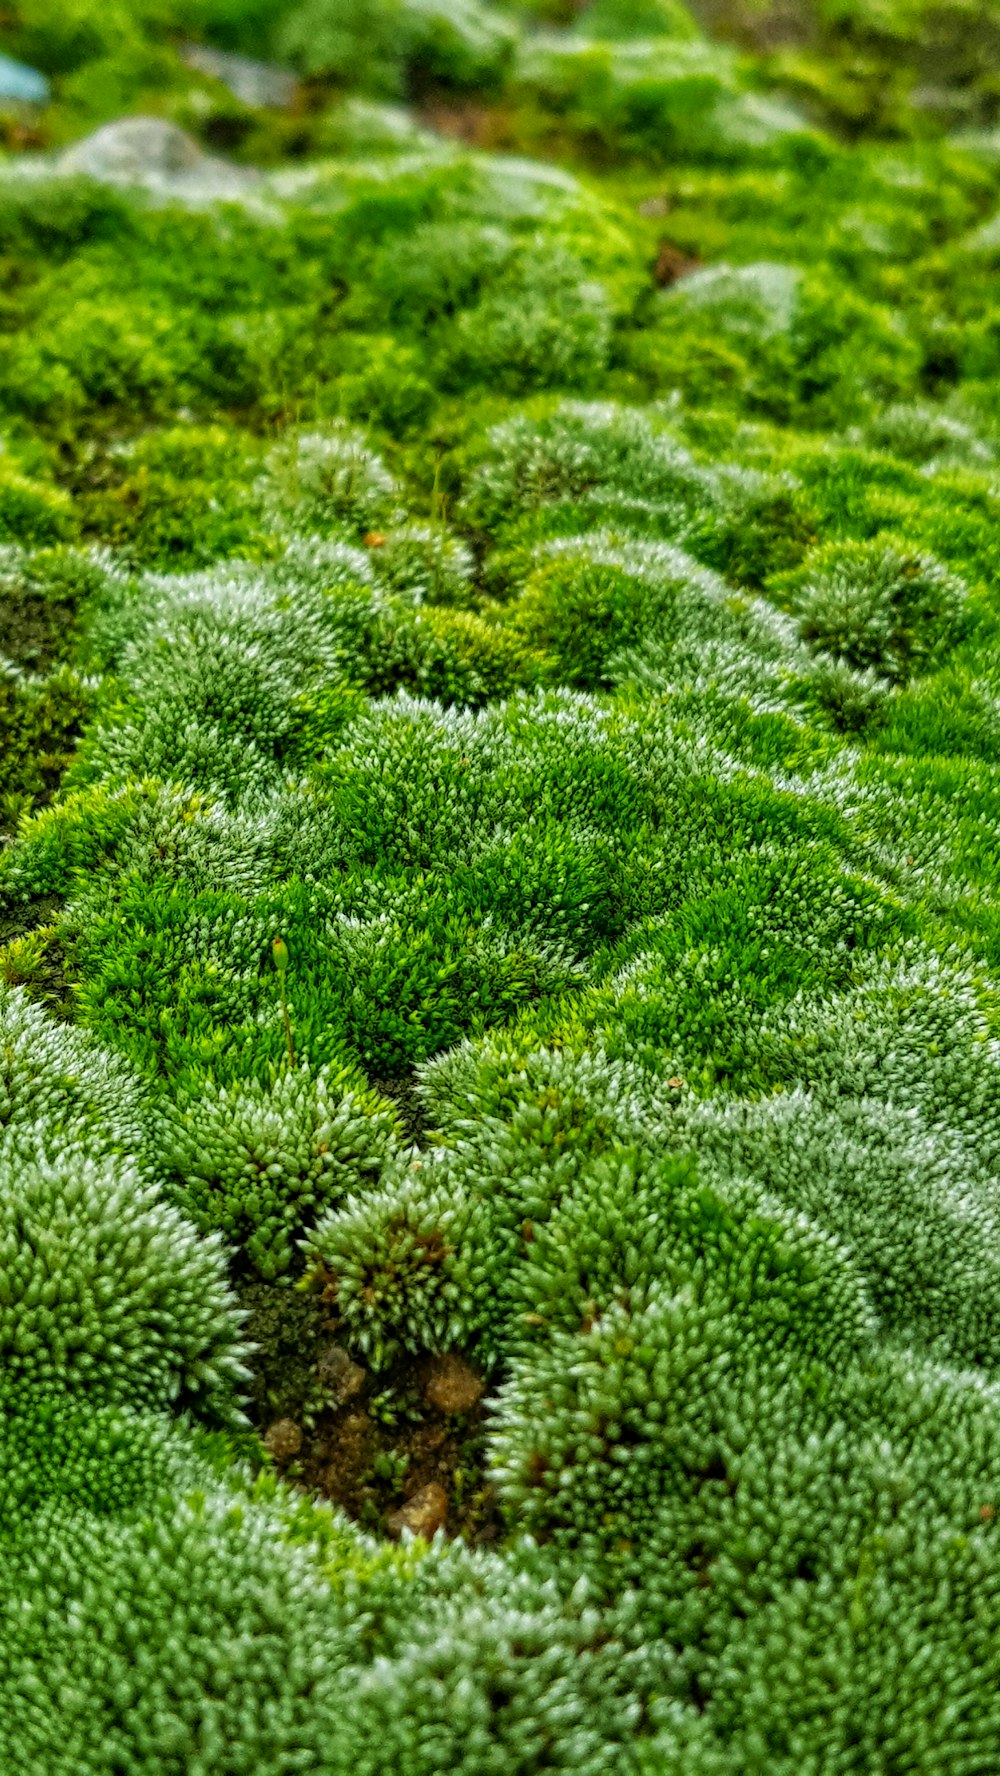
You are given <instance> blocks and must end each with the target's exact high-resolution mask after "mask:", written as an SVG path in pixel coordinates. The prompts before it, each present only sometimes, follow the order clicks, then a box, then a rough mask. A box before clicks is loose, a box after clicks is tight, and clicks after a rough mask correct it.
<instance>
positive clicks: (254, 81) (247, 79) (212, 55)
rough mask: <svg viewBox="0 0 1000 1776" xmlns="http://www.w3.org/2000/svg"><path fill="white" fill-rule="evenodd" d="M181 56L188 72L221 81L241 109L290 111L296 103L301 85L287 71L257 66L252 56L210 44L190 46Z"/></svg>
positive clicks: (190, 44)
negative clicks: (192, 70) (216, 47)
mask: <svg viewBox="0 0 1000 1776" xmlns="http://www.w3.org/2000/svg"><path fill="white" fill-rule="evenodd" d="M181 53H182V55H183V57H184V60H185V61H186V63H187V65H188V67H189V68H194V69H195V70H196V71H197V72H198V73H199V74H207V75H208V76H209V79H211V80H221V82H222V84H223V86H227V87H228V88H229V91H230V92H231V93H232V95H233V97H234V98H236V99H239V101H240V103H241V105H249V106H250V107H251V108H252V109H253V110H256V111H287V110H288V109H289V107H290V106H292V105H294V103H295V100H296V97H297V95H298V91H299V83H298V80H297V79H296V77H295V75H294V74H290V73H289V72H288V70H287V69H286V68H275V67H274V66H273V64H272V63H271V62H255V61H253V60H252V58H251V57H250V56H241V55H230V54H229V52H228V51H227V50H224V49H212V48H211V47H210V46H209V45H208V44H207V43H189V44H188V45H187V47H186V48H185V49H184V50H182V52H181Z"/></svg>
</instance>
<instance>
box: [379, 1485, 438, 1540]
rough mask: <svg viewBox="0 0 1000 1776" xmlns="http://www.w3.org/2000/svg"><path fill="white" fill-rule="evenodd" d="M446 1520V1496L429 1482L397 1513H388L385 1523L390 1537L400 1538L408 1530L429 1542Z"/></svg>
mask: <svg viewBox="0 0 1000 1776" xmlns="http://www.w3.org/2000/svg"><path fill="white" fill-rule="evenodd" d="M447 1520H448V1494H447V1493H446V1492H445V1489H444V1487H443V1486H439V1485H438V1483H437V1481H436V1480H431V1481H430V1482H429V1484H428V1485H427V1486H421V1488H420V1490H419V1492H415V1493H414V1494H413V1497H412V1498H409V1499H407V1501H406V1503H405V1505H401V1506H400V1507H399V1510H398V1511H390V1512H389V1515H388V1517H387V1518H386V1520H385V1521H386V1528H387V1529H388V1531H389V1534H390V1535H391V1536H401V1535H402V1533H403V1531H404V1529H409V1530H411V1531H412V1532H413V1534H414V1535H418V1536H423V1537H424V1538H425V1540H426V1541H428V1542H429V1541H431V1539H432V1538H433V1536H434V1535H435V1534H436V1532H437V1531H438V1530H439V1529H443V1528H444V1526H445V1523H446V1522H447Z"/></svg>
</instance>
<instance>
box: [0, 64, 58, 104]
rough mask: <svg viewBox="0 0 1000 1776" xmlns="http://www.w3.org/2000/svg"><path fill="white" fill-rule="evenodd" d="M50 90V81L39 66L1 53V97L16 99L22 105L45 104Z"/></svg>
mask: <svg viewBox="0 0 1000 1776" xmlns="http://www.w3.org/2000/svg"><path fill="white" fill-rule="evenodd" d="M49 92H50V87H49V83H48V81H47V80H46V78H45V75H44V74H40V73H39V72H38V69H37V68H29V67H28V65H27V63H26V62H15V61H13V60H12V59H11V57H10V56H5V55H0V99H15V100H16V101H17V102H18V104H21V105H44V104H46V103H47V101H48V98H49Z"/></svg>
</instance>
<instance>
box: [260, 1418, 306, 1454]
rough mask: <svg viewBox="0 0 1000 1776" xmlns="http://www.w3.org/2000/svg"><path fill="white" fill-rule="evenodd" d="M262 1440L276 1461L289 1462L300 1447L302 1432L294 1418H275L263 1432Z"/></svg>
mask: <svg viewBox="0 0 1000 1776" xmlns="http://www.w3.org/2000/svg"><path fill="white" fill-rule="evenodd" d="M263 1442H264V1448H265V1449H266V1450H267V1451H268V1453H269V1454H270V1455H273V1457H274V1459H275V1461H276V1462H289V1461H291V1459H292V1457H293V1456H295V1455H298V1453H299V1450H300V1449H301V1448H302V1432H301V1430H300V1429H299V1427H298V1425H297V1424H296V1422H295V1420H294V1418H276V1419H275V1421H274V1423H273V1425H270V1426H269V1428H268V1429H267V1430H266V1431H265V1432H264V1438H263Z"/></svg>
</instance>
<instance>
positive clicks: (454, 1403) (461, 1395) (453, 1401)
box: [424, 1356, 483, 1415]
mask: <svg viewBox="0 0 1000 1776" xmlns="http://www.w3.org/2000/svg"><path fill="white" fill-rule="evenodd" d="M482 1397H483V1384H482V1381H481V1379H480V1377H479V1376H478V1375H477V1374H476V1372H475V1370H474V1369H470V1367H469V1365H468V1363H465V1362H463V1361H462V1358H461V1357H455V1356H446V1357H435V1358H434V1362H433V1365H432V1367H431V1370H430V1373H429V1375H428V1377H427V1380H426V1381H425V1383H424V1399H425V1400H426V1401H427V1404H428V1406H433V1408H434V1410H435V1412H444V1413H446V1414H448V1415H451V1414H455V1413H459V1412H471V1411H472V1408H473V1407H474V1406H478V1404H479V1402H480V1400H481V1399H482Z"/></svg>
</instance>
